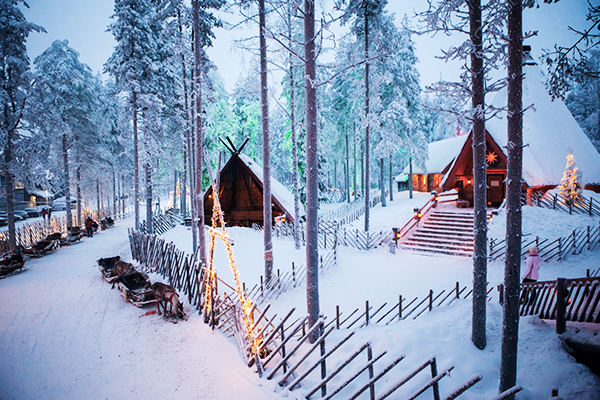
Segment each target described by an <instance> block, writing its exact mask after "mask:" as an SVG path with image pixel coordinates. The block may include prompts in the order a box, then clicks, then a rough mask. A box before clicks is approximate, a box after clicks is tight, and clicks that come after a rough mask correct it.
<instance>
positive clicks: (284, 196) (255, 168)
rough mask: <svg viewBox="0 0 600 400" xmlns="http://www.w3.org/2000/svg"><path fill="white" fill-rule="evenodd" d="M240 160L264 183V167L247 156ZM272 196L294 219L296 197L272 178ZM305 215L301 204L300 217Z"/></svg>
mask: <svg viewBox="0 0 600 400" xmlns="http://www.w3.org/2000/svg"><path fill="white" fill-rule="evenodd" d="M239 157H240V160H242V161H243V162H244V164H246V165H247V166H248V168H250V170H251V171H252V172H253V173H254V175H256V177H257V178H258V179H259V180H260V182H261V183H262V182H263V167H262V166H261V165H258V164H257V163H256V162H254V161H252V159H251V158H250V157H248V156H247V155H245V154H239ZM271 195H272V196H273V197H275V198H276V199H277V201H279V203H281V205H282V206H283V208H285V209H286V210H287V212H288V213H290V215H291V216H292V217H294V218H295V217H296V216H295V215H294V195H293V194H292V193H291V192H290V191H289V190H288V189H287V188H286V187H285V186H283V184H282V183H281V182H279V181H278V180H277V179H275V178H273V177H272V176H271ZM304 215H305V212H304V206H303V205H302V203H300V217H303V216H304Z"/></svg>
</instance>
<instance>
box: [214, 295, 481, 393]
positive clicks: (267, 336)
mask: <svg viewBox="0 0 600 400" xmlns="http://www.w3.org/2000/svg"><path fill="white" fill-rule="evenodd" d="M218 304H219V307H220V308H219V312H218V315H217V318H216V319H214V320H212V323H213V324H214V326H215V327H217V328H219V329H220V330H221V331H222V332H223V333H226V334H228V335H229V337H234V339H235V341H236V344H237V345H238V348H239V350H240V352H241V354H242V356H243V358H244V360H245V362H246V364H247V365H248V366H249V367H256V370H257V372H258V373H259V376H260V377H266V379H268V380H273V379H275V380H276V381H277V383H278V385H279V386H280V387H283V388H286V389H288V390H290V391H298V392H300V393H299V394H298V395H299V396H302V397H304V398H306V399H310V398H311V397H312V396H313V395H315V394H316V393H318V392H320V395H321V398H323V399H331V398H333V397H336V398H346V399H355V398H357V397H358V396H360V395H361V394H362V393H363V392H365V391H367V390H369V393H370V398H371V399H375V398H376V395H377V396H378V397H377V398H378V399H385V398H387V397H388V396H389V395H391V394H392V393H394V392H396V391H397V390H399V389H400V388H402V389H404V388H403V386H404V385H405V384H407V383H408V382H410V381H411V380H413V379H414V378H415V377H416V376H417V375H418V376H419V378H418V380H419V381H420V382H422V383H421V386H417V385H418V383H419V382H415V383H414V384H413V385H411V386H412V387H413V388H412V389H410V390H407V389H405V392H406V393H405V395H408V396H409V397H407V398H408V399H415V398H417V397H418V396H420V395H421V394H423V393H425V392H426V391H429V392H430V393H432V395H433V398H434V399H435V400H439V399H440V391H439V385H438V383H439V381H440V380H441V379H442V378H444V377H446V376H448V375H449V372H450V371H451V370H452V369H453V368H454V366H449V367H448V368H446V369H445V370H443V371H442V372H439V373H438V365H437V360H436V358H435V357H434V356H430V357H429V358H428V359H427V360H425V361H424V362H423V363H422V364H420V365H419V366H417V367H416V368H414V367H413V368H405V369H404V373H402V374H401V375H399V376H401V378H400V379H398V378H394V377H393V376H392V375H393V374H392V373H390V372H391V371H392V370H395V371H397V370H398V369H401V368H395V367H396V366H397V365H401V364H400V362H401V361H402V360H403V359H404V355H403V354H400V355H396V356H393V357H387V358H384V356H385V355H386V353H387V352H386V351H381V352H379V353H378V354H374V349H373V346H372V344H371V343H370V342H366V343H362V342H356V341H355V340H351V339H352V338H353V336H354V334H355V332H354V331H351V332H342V331H340V330H336V329H335V328H334V327H329V328H328V327H327V326H326V325H325V320H324V319H321V320H319V321H317V323H316V324H315V325H313V326H312V327H311V328H309V327H308V326H307V321H308V317H306V316H302V317H299V318H297V319H296V320H294V321H293V322H291V323H288V324H287V327H286V323H287V322H288V321H291V320H292V319H291V318H290V317H291V315H292V314H293V313H294V311H295V309H292V310H290V311H289V312H288V313H287V314H286V315H285V316H283V317H281V318H279V319H276V315H274V316H272V317H268V316H267V313H268V310H269V307H270V305H269V304H267V305H266V306H265V308H264V309H263V310H262V311H260V310H259V309H258V308H257V307H256V306H253V308H252V313H253V315H254V316H255V317H254V318H253V323H252V326H251V327H250V328H249V329H250V330H251V331H252V335H250V334H248V332H247V330H248V328H247V325H246V324H244V323H243V321H242V313H241V311H240V307H239V303H236V301H235V300H232V299H231V298H230V297H225V296H224V297H222V298H221V299H220V300H219V301H218ZM208 321H211V320H210V319H208ZM315 335H316V337H317V338H316V340H315V341H314V343H310V339H311V338H314V337H315ZM248 337H258V338H259V339H260V340H259V341H258V343H259V344H258V349H256V350H257V354H259V356H258V357H256V356H253V352H252V350H251V347H252V346H253V344H252V343H249V342H248V340H247V338H248ZM326 342H327V345H326ZM326 349H329V350H326ZM340 349H343V351H339V350H340ZM348 355H349V356H348ZM361 355H362V356H361ZM380 360H382V361H380ZM377 362H379V363H378V364H377V365H378V366H381V368H379V369H378V370H379V371H381V372H378V373H377V374H375V364H376V363H377ZM383 363H385V364H383ZM424 371H425V372H424ZM424 374H425V376H423V375H424ZM386 375H387V376H386ZM429 375H430V376H431V377H430V378H429ZM384 376H386V381H387V382H390V381H391V382H394V383H393V384H392V385H391V386H390V385H387V387H384V388H382V389H381V388H380V387H381V386H382V385H383V384H382V383H381V382H380V380H381V378H383V377H384ZM481 379H482V377H481V375H475V376H473V377H471V378H470V379H469V380H468V381H466V382H464V383H462V384H461V385H459V386H458V387H457V388H455V389H454V390H453V391H452V392H451V393H450V395H449V396H447V397H446V399H455V398H457V397H458V396H460V395H461V394H462V393H464V392H465V391H466V390H467V389H469V388H470V387H472V386H473V385H475V384H476V383H477V382H479V381H480V380H481ZM415 387H416V389H415ZM377 389H379V390H377Z"/></svg>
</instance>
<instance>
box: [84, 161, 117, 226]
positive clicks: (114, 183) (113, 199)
mask: <svg viewBox="0 0 600 400" xmlns="http://www.w3.org/2000/svg"><path fill="white" fill-rule="evenodd" d="M112 173H113V193H112V203H113V215H117V182H116V177H115V168H114V167H113V169H112ZM78 221H79V220H78Z"/></svg>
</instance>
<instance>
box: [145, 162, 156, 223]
mask: <svg viewBox="0 0 600 400" xmlns="http://www.w3.org/2000/svg"><path fill="white" fill-rule="evenodd" d="M147 157H150V154H147ZM150 168H151V167H150V163H149V162H146V164H145V165H144V169H145V172H146V233H147V234H149V235H152V234H154V226H153V224H152V176H151V171H150Z"/></svg>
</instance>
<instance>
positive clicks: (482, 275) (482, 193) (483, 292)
mask: <svg viewBox="0 0 600 400" xmlns="http://www.w3.org/2000/svg"><path fill="white" fill-rule="evenodd" d="M468 6H469V21H470V30H471V32H470V36H471V42H472V43H473V47H474V51H473V52H472V53H471V86H472V93H473V94H472V96H473V97H472V106H473V213H474V214H475V218H474V223H473V236H474V245H473V311H472V312H473V315H472V325H471V328H472V329H471V340H472V341H473V344H475V347H477V348H478V349H480V350H482V349H484V348H485V345H486V337H485V336H486V334H485V330H486V328H485V325H486V302H487V182H486V163H485V147H486V146H485V114H484V111H485V93H484V84H485V81H484V71H483V44H482V43H483V40H482V21H481V0H470V1H469V2H468Z"/></svg>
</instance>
